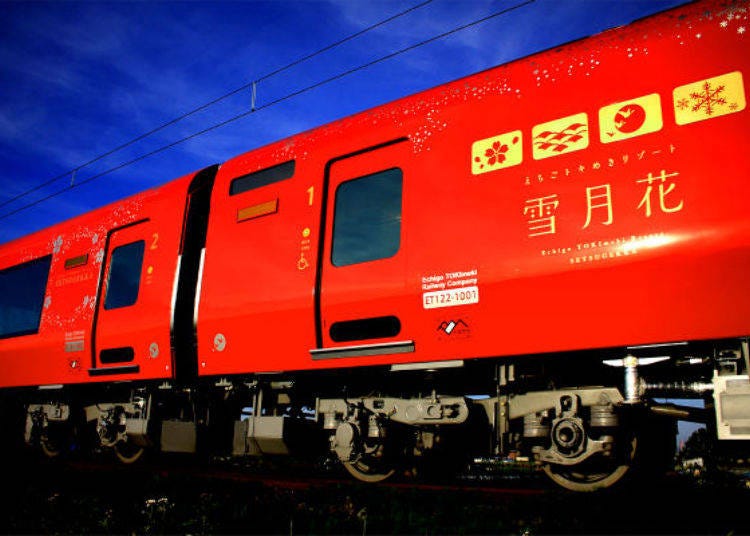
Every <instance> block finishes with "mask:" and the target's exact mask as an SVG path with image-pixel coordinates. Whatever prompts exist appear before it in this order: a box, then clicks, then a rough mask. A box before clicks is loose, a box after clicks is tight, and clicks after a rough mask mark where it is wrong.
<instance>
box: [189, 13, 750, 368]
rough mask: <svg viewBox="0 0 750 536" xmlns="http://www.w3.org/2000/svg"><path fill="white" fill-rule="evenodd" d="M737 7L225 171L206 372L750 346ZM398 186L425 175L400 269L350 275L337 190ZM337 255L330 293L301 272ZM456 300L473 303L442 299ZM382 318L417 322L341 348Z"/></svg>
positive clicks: (554, 60)
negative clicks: (661, 346) (261, 177)
mask: <svg viewBox="0 0 750 536" xmlns="http://www.w3.org/2000/svg"><path fill="white" fill-rule="evenodd" d="M723 9H724V8H723V6H722V5H721V4H720V3H716V2H714V3H700V4H698V5H693V6H688V7H686V8H684V9H681V10H675V11H672V12H669V13H666V14H664V15H662V16H657V17H653V18H650V19H647V20H644V21H641V22H638V23H635V24H632V25H630V26H628V27H626V28H622V29H617V30H614V31H611V32H608V33H605V34H602V35H600V36H597V37H594V38H591V39H587V40H584V41H580V42H577V43H573V44H571V45H567V46H564V47H561V48H559V49H557V50H553V51H549V52H546V53H543V54H539V55H536V56H534V57H531V58H528V59H524V60H520V61H517V62H514V63H512V64H510V65H507V66H503V67H499V68H496V69H492V70H490V71H487V72H483V73H480V74H477V75H474V76H471V77H468V78H466V79H463V80H459V81H457V82H454V83H452V84H449V85H446V86H443V87H438V88H436V89H434V90H430V91H427V92H425V93H422V94H419V95H416V96H414V97H410V98H407V99H403V100H401V101H398V102H395V103H393V104H389V105H386V106H383V107H381V108H378V109H375V110H373V111H370V112H367V113H364V114H360V115H357V116H354V117H352V118H349V119H346V120H343V121H340V122H337V123H334V124H332V125H330V126H327V127H323V128H320V129H316V130H314V131H311V132H309V133H305V134H301V135H299V136H296V137H294V138H291V139H289V140H285V141H283V142H280V143H279V144H276V145H273V146H270V147H267V148H264V149H262V150H259V151H254V152H252V153H249V154H247V155H244V156H242V157H239V158H237V159H235V160H232V161H230V162H229V163H227V164H225V166H224V167H223V168H222V170H221V172H220V175H219V177H218V179H217V188H216V190H215V192H214V199H213V205H212V221H211V224H210V227H209V235H208V243H207V252H206V271H205V274H204V276H205V279H204V286H203V292H202V296H201V304H200V313H199V337H198V339H199V354H200V360H201V367H202V368H201V369H200V370H201V372H202V373H203V374H206V375H208V374H231V373H240V372H256V371H261V372H262V371H278V370H300V369H309V368H321V367H345V366H359V365H373V364H388V363H398V362H411V361H433V360H440V359H456V358H473V357H484V356H502V355H517V354H536V353H543V352H552V351H567V350H578V349H587V348H605V347H617V346H624V345H635V344H646V343H660V342H668V341H680V340H688V339H691V340H697V339H710V338H720V337H734V336H744V335H747V334H748V333H750V320H748V319H750V299H748V298H749V297H750V296H749V295H748V294H749V292H748V287H747V284H746V281H745V279H746V278H745V274H746V273H747V272H748V269H750V220H749V219H748V217H747V213H746V211H745V209H744V205H745V203H746V198H747V195H748V194H749V193H750V187H749V186H748V183H747V177H748V175H750V173H749V172H750V159H748V158H747V155H746V147H747V146H748V144H749V143H750V129H748V115H747V114H748V111H747V109H745V104H744V103H745V95H746V90H745V86H747V84H748V83H749V82H748V77H750V43H749V42H748V40H747V39H748V38H747V36H746V35H745V34H744V32H743V31H742V30H741V29H740V25H739V23H738V22H736V21H734V19H732V18H731V17H729V18H728V17H727V16H726V13H723V12H722V10H723ZM728 21H729V22H728ZM743 82H744V84H743ZM582 114H585V115H582ZM678 123H679V124H678ZM566 129H567V130H566ZM401 138H408V139H407V141H404V142H402V143H400V144H397V143H395V141H396V140H399V139H401ZM389 143H394V145H388V146H387V147H383V148H380V149H374V150H371V151H366V152H364V153H363V154H362V155H361V156H354V157H351V158H345V157H346V155H350V154H355V153H358V152H362V151H365V150H366V149H367V148H369V147H375V146H379V145H381V144H389ZM562 145H567V147H561V146H562ZM396 146H398V149H396ZM292 159H294V160H295V161H296V172H295V175H294V177H293V178H291V179H289V180H287V181H284V182H283V183H279V184H276V185H270V186H265V187H261V188H259V189H257V190H253V191H251V192H248V193H246V194H242V195H239V196H233V197H231V198H230V197H229V196H228V191H229V184H230V182H231V180H232V179H233V178H234V177H237V176H239V175H242V174H245V173H249V172H254V171H256V170H259V169H263V168H266V167H269V166H273V165H276V164H279V163H280V162H285V161H288V160H292ZM394 166H398V167H401V168H402V169H403V170H404V186H403V213H402V230H401V233H402V234H401V247H400V249H399V251H398V253H397V254H396V255H395V256H394V257H392V258H388V259H383V260H379V261H373V262H367V263H362V264H357V265H353V266H346V267H335V266H333V265H332V264H331V261H330V258H331V250H330V247H331V246H330V245H331V229H332V225H333V223H332V222H333V209H332V205H333V199H334V195H335V188H336V185H337V184H338V183H340V182H341V181H343V180H346V179H347V178H355V177H359V176H363V175H366V174H367V173H371V172H373V171H378V170H382V169H387V168H389V167H394ZM327 181H330V184H327ZM325 187H327V191H323V193H322V195H318V193H319V192H320V191H321V190H324V189H325ZM311 188H313V189H314V191H315V194H316V195H315V197H314V199H313V202H312V205H309V204H308V200H309V197H308V196H309V192H310V189H311ZM282 189H283V191H282ZM243 195H244V196H247V198H246V199H239V198H242V197H243ZM274 198H278V199H279V204H278V212H277V213H276V214H274V215H271V216H264V217H262V218H259V219H257V220H252V221H249V222H242V223H237V222H236V211H237V209H238V208H240V207H242V206H250V205H253V204H255V203H262V202H265V201H268V200H270V199H274ZM323 198H327V201H328V202H327V205H326V207H325V209H324V208H323V206H322V201H323ZM323 209H324V210H326V215H325V218H324V221H325V222H326V223H325V225H326V228H325V229H321V228H320V223H319V222H320V221H321V218H320V216H321V215H320V211H321V210H323ZM305 229H309V230H310V234H309V237H308V238H305V237H304V236H303V232H304V230H305ZM321 237H323V238H324V243H323V248H322V251H323V254H322V256H321V258H320V261H321V263H322V264H321V265H320V266H319V267H317V268H319V270H320V272H321V276H320V284H321V286H320V289H316V279H315V273H314V271H315V269H316V266H314V265H313V264H312V263H309V264H307V263H301V264H304V265H305V266H304V269H300V266H301V264H300V259H301V258H304V259H305V260H310V256H308V252H312V253H313V256H315V252H316V251H317V250H318V247H319V245H320V243H319V241H320V238H321ZM451 285H453V286H452V287H451ZM451 288H457V289H459V290H458V291H457V292H456V293H452V294H449V293H445V292H441V291H448V290H450V289H451ZM318 291H319V292H320V293H321V298H320V299H321V305H320V316H321V319H320V322H321V326H320V331H321V335H322V340H321V341H316V338H315V325H316V324H315V323H316V317H315V315H316V311H315V299H314V296H315V293H316V292H318ZM448 300H451V301H448ZM426 301H429V302H430V303H427V304H426V303H425V302H426ZM474 301H476V303H471V302H474ZM462 303H463V304H462ZM447 305H451V306H450V307H448V306H447ZM432 306H435V307H434V308H433V307H432ZM383 315H395V316H397V317H398V318H399V320H400V322H401V332H400V333H399V334H398V335H397V336H395V337H391V338H384V339H374V340H372V339H370V340H362V341H359V342H358V343H352V342H348V343H335V342H333V341H332V340H331V339H330V337H329V336H328V330H329V328H330V326H331V325H332V323H333V322H337V321H341V320H347V319H350V320H355V319H362V318H370V317H380V316H383ZM448 326H453V327H448ZM217 335H218V336H219V339H218V340H219V341H220V342H221V345H220V346H217V345H216V344H215V342H216V340H215V338H216V337H217ZM398 341H413V342H414V347H415V350H414V352H407V353H403V354H391V355H379V356H359V357H345V358H340V359H317V360H316V359H313V357H312V356H311V354H310V352H309V351H310V350H311V349H315V348H317V347H318V345H319V343H322V348H332V347H337V346H349V345H352V344H362V345H368V344H377V343H388V342H398ZM219 347H220V348H221V350H219Z"/></svg>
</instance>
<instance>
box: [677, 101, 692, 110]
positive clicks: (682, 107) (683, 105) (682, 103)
mask: <svg viewBox="0 0 750 536" xmlns="http://www.w3.org/2000/svg"><path fill="white" fill-rule="evenodd" d="M688 106H690V101H689V100H688V99H680V100H678V101H677V107H678V108H679V109H680V110H685V109H686V108H687V107H688Z"/></svg>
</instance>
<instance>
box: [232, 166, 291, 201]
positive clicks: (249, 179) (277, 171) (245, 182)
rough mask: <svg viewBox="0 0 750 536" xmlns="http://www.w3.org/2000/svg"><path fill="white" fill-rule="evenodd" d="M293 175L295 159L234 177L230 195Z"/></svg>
mask: <svg viewBox="0 0 750 536" xmlns="http://www.w3.org/2000/svg"><path fill="white" fill-rule="evenodd" d="M292 176H294V160H290V161H289V162H284V163H283V164H279V165H278V166H273V167H270V168H266V169H261V170H260V171H255V172H253V173H248V174H247V175H242V176H241V177H237V178H236V179H233V180H232V183H231V184H230V185H229V195H237V194H241V193H242V192H247V191H248V190H254V189H256V188H260V187H261V186H267V185H269V184H273V183H274V182H279V181H283V180H286V179H290V178H292Z"/></svg>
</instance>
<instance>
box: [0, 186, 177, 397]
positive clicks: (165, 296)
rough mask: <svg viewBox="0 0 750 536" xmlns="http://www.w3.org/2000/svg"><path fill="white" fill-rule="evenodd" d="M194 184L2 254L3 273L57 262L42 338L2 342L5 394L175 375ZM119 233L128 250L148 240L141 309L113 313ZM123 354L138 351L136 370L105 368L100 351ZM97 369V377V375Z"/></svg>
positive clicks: (146, 196)
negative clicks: (112, 266) (180, 286)
mask: <svg viewBox="0 0 750 536" xmlns="http://www.w3.org/2000/svg"><path fill="white" fill-rule="evenodd" d="M190 179H191V177H185V178H183V179H178V180H176V181H174V182H171V183H169V184H168V185H166V186H164V187H162V188H157V189H154V190H150V191H148V192H145V193H143V194H140V195H137V196H134V197H132V198H130V199H128V200H125V201H123V202H120V203H116V204H113V205H110V206H107V207H104V208H102V209H99V210H96V211H94V212H91V213H88V214H85V215H83V216H80V217H77V218H74V219H72V220H70V221H68V222H65V223H61V224H59V225H56V226H55V227H53V228H50V229H47V230H44V231H40V232H38V233H35V234H33V235H31V236H29V237H25V238H22V239H19V240H16V241H14V242H11V243H9V244H6V245H4V246H3V247H2V248H0V270H2V269H4V268H7V267H9V266H14V265H16V264H18V263H21V262H25V261H28V260H32V259H36V258H39V257H43V256H45V255H49V254H52V264H51V268H50V274H49V279H48V282H47V290H46V293H45V306H44V309H43V311H42V316H41V322H40V326H39V332H38V333H37V334H32V335H26V336H21V337H11V338H6V339H0V363H2V371H3V372H2V374H1V375H0V386H2V387H10V386H22V385H53V384H68V383H82V382H94V381H114V380H132V379H155V378H170V377H171V376H172V373H173V366H172V353H171V351H170V314H171V297H172V291H173V285H174V278H175V272H176V265H177V258H178V250H179V243H180V233H181V227H182V219H183V218H182V215H183V212H184V207H185V196H186V191H187V187H188V184H189V181H190ZM136 222H142V223H140V224H138V225H134V224H135V223H136ZM117 229H122V230H121V231H116V230H117ZM121 234H125V235H127V236H125V237H124V238H125V240H123V241H121V242H131V241H135V240H144V241H145V248H144V250H145V252H144V259H143V271H142V274H141V281H140V289H139V293H138V297H137V302H136V303H135V304H134V305H133V306H131V307H125V308H122V309H113V310H110V311H105V310H104V308H103V307H102V304H103V300H104V297H105V296H106V289H104V288H103V289H101V293H100V286H103V284H100V278H101V280H102V281H107V274H108V269H109V267H108V266H107V263H108V260H109V257H110V255H111V252H112V251H113V249H114V248H115V247H117V245H118V239H119V238H121V237H122V236H121ZM73 259H79V263H80V266H76V267H72V268H66V261H68V262H69V264H70V261H71V260H73ZM103 263H104V264H105V267H104V269H103V267H102V264H103ZM74 264H76V263H74ZM95 321H96V327H94V323H95ZM93 333H95V334H96V337H95V340H94V337H92V334H93ZM94 346H95V348H94ZM121 347H131V348H132V349H133V351H134V359H133V360H132V361H129V362H127V363H117V364H103V363H101V361H100V360H99V358H98V356H99V353H100V351H101V350H103V349H108V348H121ZM92 348H93V349H94V350H95V351H92ZM115 366H128V367H130V368H132V369H133V370H132V371H130V372H126V373H121V374H110V373H108V372H109V371H107V370H106V369H107V368H108V367H115ZM136 367H137V369H136ZM92 370H95V371H96V372H98V373H99V374H97V373H96V372H95V373H94V374H93V375H92V374H91V371H92ZM112 370H114V368H113V369H112Z"/></svg>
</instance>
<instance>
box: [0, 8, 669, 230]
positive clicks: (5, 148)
mask: <svg viewBox="0 0 750 536" xmlns="http://www.w3.org/2000/svg"><path fill="white" fill-rule="evenodd" d="M423 1H424V0H411V1H400V0H387V1H386V0H378V1H364V0H305V1H234V2H221V1H217V2H201V1H189V2H183V1H172V2H65V1H58V2H25V1H18V2H3V1H0V36H1V37H0V186H2V187H1V188H0V243H4V242H7V241H9V240H12V239H14V238H17V237H19V236H23V235H25V234H28V233H30V232H33V231H36V230H38V229H41V228H44V227H46V226H49V225H52V224H54V223H56V222H59V221H63V220H65V219H68V218H70V217H73V216H75V215H78V214H80V213H83V212H85V211H88V210H90V209H92V208H96V207H99V206H102V205H105V204H107V203H109V202H112V201H114V200H117V199H120V198H123V197H125V196H128V195H131V194H133V193H135V192H138V191H141V190H143V189H146V188H149V187H152V186H156V185H159V184H162V183H164V182H167V181H168V180H170V179H172V178H175V177H178V176H181V175H183V174H185V173H188V172H190V171H193V170H197V169H200V168H202V167H205V166H207V165H211V164H214V163H217V162H222V161H224V160H226V159H228V158H230V157H232V156H235V155H237V154H240V153H242V152H245V151H247V150H249V149H252V148H254V147H259V146H262V145H265V144H267V143H269V142H272V141H274V140H277V139H281V138H284V137H287V136H289V135H292V134H295V133H297V132H300V131H303V130H306V129H308V128H312V127H315V126H318V125H321V124H324V123H326V122H329V121H331V120H333V119H337V118H340V117H344V116H347V115H350V114H352V113H355V112H358V111H361V110H366V109H367V108H370V107H372V106H375V105H378V104H382V103H385V102H388V101H391V100H394V99H397V98H399V97H402V96H405V95H409V94H411V93H414V92H417V91H420V90H423V89H426V88H429V87H432V86H435V85H438V84H440V83H443V82H447V81H450V80H453V79H456V78H459V77H461V76H464V75H467V74H471V73H472V72H476V71H479V70H482V69H486V68H488V67H491V66H493V65H497V64H501V63H505V62H507V61H510V60H512V59H514V58H518V57H522V56H526V55H528V54H531V53H533V52H536V51H539V50H544V49H547V48H550V47H553V46H555V45H558V44H561V43H564V42H568V41H571V40H574V39H578V38H581V37H584V36H588V35H592V34H595V33H598V32H600V31H602V30H604V29H607V28H611V27H615V26H619V25H623V24H626V23H628V22H630V21H632V20H634V19H637V18H640V17H643V16H645V15H648V14H650V13H653V12H657V11H661V10H663V9H666V8H669V7H672V6H674V5H678V4H681V3H683V1H684V0H536V1H535V2H533V3H530V4H529V5H525V6H523V7H520V8H518V9H515V10H513V11H511V12H509V13H508V14H506V15H503V16H499V17H496V18H494V19H492V20H490V21H487V22H485V23H482V24H480V25H477V26H474V27H472V28H470V29H467V30H464V31H462V32H459V33H456V34H453V35H451V36H449V37H447V38H445V39H441V40H438V41H435V42H433V43H430V44H429V45H426V46H424V47H420V48H418V49H416V50H414V51H412V52H409V53H406V54H403V55H400V56H398V57H396V58H393V59H389V60H387V61H384V62H381V63H379V64H377V65H376V66H374V67H372V68H369V69H366V70H363V71H360V72H357V73H355V74H353V75H351V76H347V77H345V78H343V79H341V80H339V81H336V82H333V83H331V84H327V85H325V86H322V87H320V88H317V89H315V90H312V91H309V92H307V93H305V94H303V95H301V96H299V97H297V98H294V99H290V100H287V101H285V102H283V103H281V104H279V105H275V106H272V107H270V108H267V109H264V110H261V111H259V112H256V113H253V114H250V115H249V116H247V117H245V118H243V119H241V120H238V121H235V122H232V123H230V124H229V125H227V126H225V127H222V128H219V129H217V130H214V131H212V132H210V133H208V134H206V135H203V136H199V137H197V138H194V139H192V140H190V141H187V142H185V143H182V144H179V145H177V146H176V147H174V148H172V149H169V150H167V151H164V152H161V153H159V154H157V155H155V156H152V157H149V158H146V159H144V160H142V161H141V162H139V163H137V164H135V165H131V166H127V167H124V168H122V169H120V170H119V171H117V172H114V173H111V174H108V175H106V176H103V177H101V178H99V179H96V180H93V181H91V182H90V183H88V184H86V185H84V186H81V187H79V188H75V189H73V190H70V191H68V192H66V193H64V194H62V195H59V196H56V197H53V198H52V199H50V200H48V201H45V202H43V203H40V204H38V205H36V206H34V207H33V208H30V209H27V210H22V211H20V212H17V213H16V214H13V215H8V214H9V213H11V212H14V211H16V210H18V209H19V208H21V207H23V206H24V205H27V204H29V203H32V202H35V201H37V200H38V199H40V198H44V197H47V196H48V195H50V194H52V193H54V192H57V191H60V190H62V189H64V188H65V187H66V186H67V185H69V184H70V175H68V177H67V178H65V179H62V180H59V181H57V182H55V183H53V184H51V185H49V186H48V187H45V188H42V189H40V190H38V191H36V192H34V193H33V194H32V195H29V196H25V197H23V198H21V199H18V200H16V201H13V202H10V203H9V202H8V201H9V200H10V199H12V198H13V197H15V196H17V195H19V194H21V193H23V192H25V191H26V190H28V189H29V188H32V187H35V186H37V185H39V184H41V183H44V182H46V181H48V180H50V179H52V178H54V177H56V176H58V175H62V174H65V173H66V172H68V171H70V170H73V169H75V168H77V167H79V166H81V165H82V164H84V163H86V162H88V161H90V160H91V159H93V158H96V157H98V156H99V155H101V154H103V153H106V152H108V151H109V150H111V149H113V148H115V147H117V146H119V145H121V144H123V143H126V142H128V141H130V140H132V139H133V138H135V137H137V136H139V135H141V134H143V133H145V132H148V131H150V130H151V129H153V128H155V127H157V126H159V125H161V124H164V123H166V122H168V121H170V120H172V119H174V118H176V117H178V116H180V115H182V114H184V113H186V112H188V111H190V110H193V109H195V108H197V107H199V106H201V105H203V104H205V103H206V102H209V101H211V100H213V99H215V98H217V97H219V96H221V95H224V94H226V93H228V92H230V91H232V90H234V89H236V88H239V87H241V86H243V85H244V84H247V83H248V82H251V81H252V80H255V79H258V78H260V77H262V76H263V75H265V74H267V73H269V72H272V71H274V70H275V69H277V68H279V67H281V66H284V65H287V64H288V63H290V62H292V61H294V60H296V59H298V58H300V57H303V56H305V55H307V54H309V53H311V52H314V51H316V50H319V49H321V48H323V47H325V46H327V45H329V44H331V43H333V42H336V41H338V40H340V39H342V38H344V37H347V36H349V35H351V34H353V33H355V32H357V31H360V30H362V29H363V28H366V27H367V26H369V25H371V24H374V23H377V22H379V21H381V20H383V19H386V18H388V17H390V16H393V15H395V14H398V13H400V12H402V11H405V10H406V9H408V8H410V7H413V6H417V5H419V4H421V3H422V2H423ZM522 2H523V0H470V1H466V0H432V1H431V2H429V3H428V4H427V5H424V6H422V7H419V8H418V9H415V10H414V11H412V12H410V13H409V14H408V15H405V16H403V17H401V18H398V19H397V20H395V21H393V22H391V23H389V24H385V25H383V26H381V27H379V28H377V29H376V30H374V31H371V32H368V33H366V34H364V35H362V36H360V37H359V38H357V39H355V40H352V41H350V42H348V43H346V44H345V45H343V46H340V47H337V48H335V49H333V50H331V51H328V52H326V53H324V54H322V55H320V56H317V57H316V58H314V59H312V60H310V61H307V62H304V63H303V64H301V65H298V66H296V67H294V68H293V69H290V70H288V71H285V72H284V73H283V74H280V75H277V76H274V77H271V78H269V79H266V80H263V81H262V82H261V83H260V84H258V87H257V92H258V93H257V103H258V105H259V106H263V105H264V104H267V103H269V102H271V101H273V100H275V99H277V98H279V97H281V96H284V95H286V94H288V93H290V92H293V91H296V90H298V89H300V88H303V87H306V86H309V85H312V84H314V83H316V82H318V81H320V80H324V79H326V78H329V77H331V76H333V75H335V74H338V73H340V72H342V71H346V70H348V69H351V68H353V67H356V66H358V65H361V64H365V63H368V62H370V61H372V60H375V59H377V58H380V57H382V56H385V55H387V54H390V53H392V52H394V51H396V50H400V49H403V48H405V47H408V46H410V45H413V44H415V43H418V42H420V41H422V40H425V39H428V38H430V37H433V36H435V35H437V34H441V33H443V32H446V31H449V30H451V29H453V28H455V27H457V26H460V25H462V24H465V23H469V22H472V21H474V20H477V19H480V18H482V17H485V16H487V15H489V14H492V13H495V12H498V11H500V10H502V9H505V8H511V7H513V6H515V5H518V4H520V3H522ZM250 102H251V94H250V91H249V90H244V91H241V92H239V93H237V94H236V95H234V96H233V97H231V98H228V99H225V100H223V101H222V102H221V103H219V104H217V105H215V106H211V107H209V108H208V109H206V110H204V111H202V112H200V113H197V114H194V115H192V116H190V117H189V118H188V119H186V120H184V121H180V122H179V123H176V124H174V125H171V126H170V127H168V128H165V129H163V130H161V131H159V132H158V133H157V134H155V135H154V136H150V137H148V138H146V139H144V140H141V141H140V142H138V143H136V144H133V145H132V146H130V147H128V148H127V149H125V150H123V151H120V152H117V153H116V154H113V155H111V156H109V157H107V158H105V159H102V160H100V161H98V162H95V163H94V164H91V165H89V166H86V167H84V168H82V169H80V170H79V171H78V172H77V173H76V178H77V180H78V181H81V180H84V181H85V180H86V179H87V178H90V177H92V176H94V175H97V174H100V173H102V172H104V171H106V170H109V169H111V168H113V167H116V166H118V165H119V164H121V163H123V162H126V161H128V160H131V159H133V158H136V157H138V156H141V155H143V154H146V153H149V152H151V151H153V150H155V149H158V148H159V147H162V146H164V145H167V144H170V143H172V142H174V141H176V140H178V139H181V138H183V137H186V136H189V135H191V134H193V133H195V132H197V131H200V130H203V129H205V128H207V127H210V126H211V125H214V124H216V123H219V122H221V121H223V120H225V119H227V118H230V117H233V116H235V115H238V114H240V113H242V112H245V111H247V110H248V109H249V106H250Z"/></svg>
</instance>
